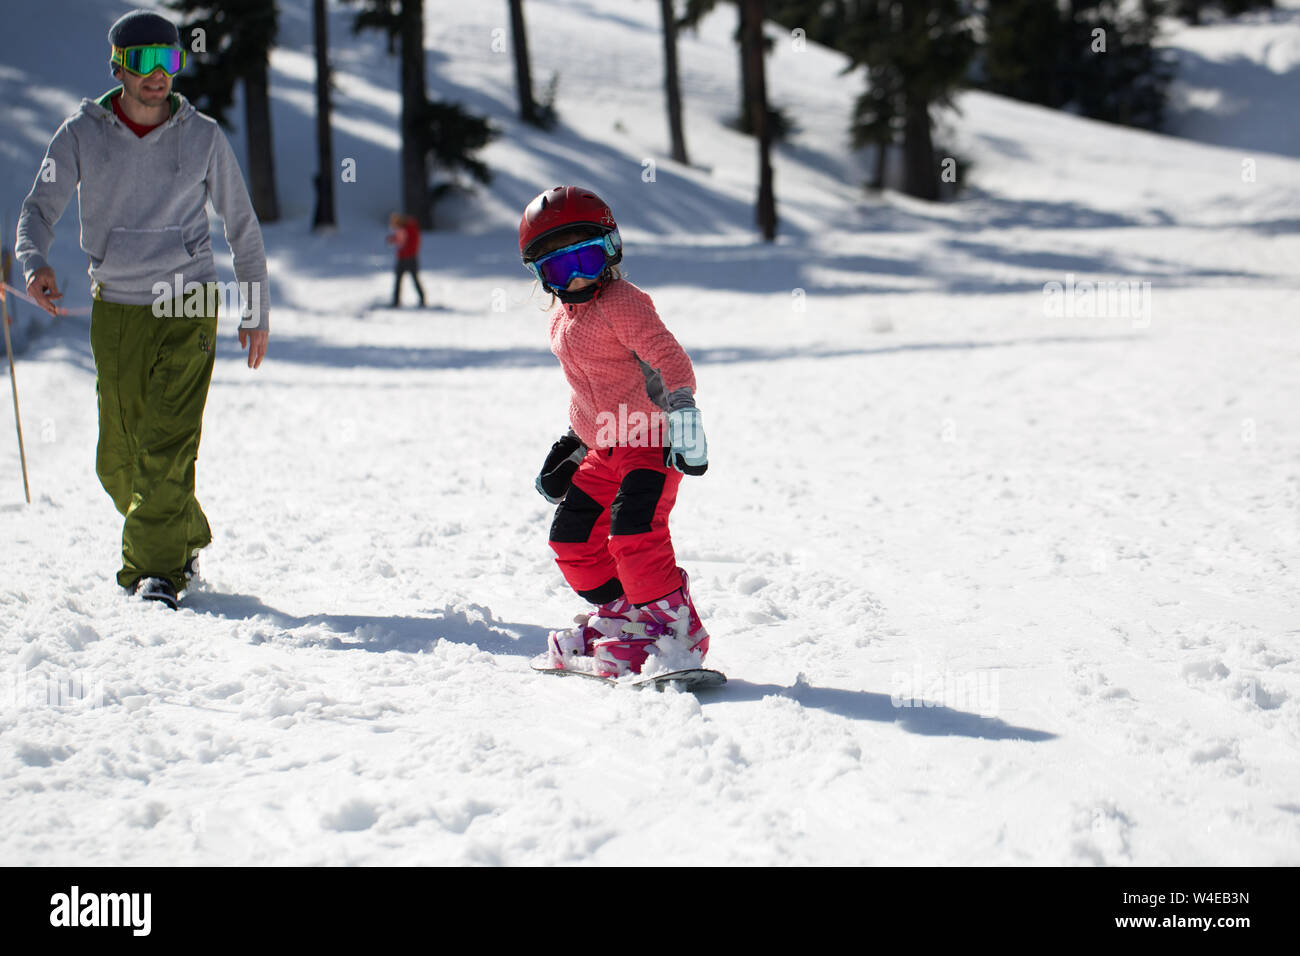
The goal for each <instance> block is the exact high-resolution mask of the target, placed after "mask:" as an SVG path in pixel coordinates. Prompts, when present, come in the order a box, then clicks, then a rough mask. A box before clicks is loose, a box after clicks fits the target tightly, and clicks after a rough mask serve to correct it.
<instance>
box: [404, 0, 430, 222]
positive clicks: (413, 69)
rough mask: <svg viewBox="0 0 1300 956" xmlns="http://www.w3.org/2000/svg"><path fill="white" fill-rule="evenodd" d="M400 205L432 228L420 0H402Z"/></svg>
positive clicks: (422, 8) (426, 91)
mask: <svg viewBox="0 0 1300 956" xmlns="http://www.w3.org/2000/svg"><path fill="white" fill-rule="evenodd" d="M401 18H402V30H401V34H402V66H401V75H402V120H401V122H402V209H403V211H404V212H405V213H406V215H408V216H414V217H415V221H416V222H417V223H419V224H420V228H421V229H432V228H433V208H432V207H431V206H430V205H429V162H428V155H429V151H428V144H427V143H425V141H424V136H425V118H426V115H425V105H426V104H427V103H428V100H429V96H428V90H427V87H426V86H425V82H424V0H402V12H401Z"/></svg>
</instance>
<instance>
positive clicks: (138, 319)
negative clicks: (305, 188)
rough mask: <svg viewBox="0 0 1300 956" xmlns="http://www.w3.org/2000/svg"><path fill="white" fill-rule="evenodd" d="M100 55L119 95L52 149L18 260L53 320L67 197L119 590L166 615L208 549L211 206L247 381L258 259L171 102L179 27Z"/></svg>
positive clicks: (126, 24) (252, 358)
mask: <svg viewBox="0 0 1300 956" xmlns="http://www.w3.org/2000/svg"><path fill="white" fill-rule="evenodd" d="M108 40H109V43H110V45H111V47H112V51H111V60H110V69H111V70H112V73H113V76H114V77H115V78H117V79H118V80H119V82H120V83H121V84H122V85H121V86H120V87H118V88H117V89H114V90H111V91H109V92H108V93H105V94H104V95H103V96H101V97H100V98H99V99H98V100H95V101H93V102H92V101H91V100H83V101H82V103H81V108H80V109H79V110H78V112H77V113H76V115H74V116H72V117H70V118H68V119H67V120H66V121H65V122H64V123H63V125H62V126H60V127H59V129H58V132H56V133H55V134H54V138H53V139H52V140H51V141H50V146H49V149H48V150H47V151H46V155H45V159H44V161H43V162H42V164H41V170H40V172H39V173H38V174H37V176H36V182H35V184H34V185H33V186H32V190H31V192H30V193H29V194H28V196H27V198H26V200H24V202H23V206H22V212H21V214H20V217H19V221H18V238H17V244H16V247H15V252H16V254H17V256H18V258H19V260H21V262H22V265H23V273H24V278H25V279H26V281H27V292H28V294H29V295H31V296H32V297H33V298H34V299H35V300H36V301H37V302H39V303H40V304H41V305H42V306H44V307H45V308H46V309H48V310H49V311H50V312H55V311H56V309H57V305H56V304H55V301H56V300H57V299H59V298H61V297H62V295H63V293H62V292H60V291H59V289H58V286H57V284H56V282H55V276H54V270H53V269H52V268H50V265H49V262H48V260H47V257H48V255H49V250H50V245H51V243H52V242H53V241H54V225H55V223H57V222H58V221H59V218H60V217H61V216H62V215H63V211H64V209H65V208H66V207H67V205H68V203H69V202H70V201H71V199H72V195H73V193H74V192H75V193H76V195H77V201H78V210H79V212H80V217H81V248H82V249H83V250H84V251H85V252H86V253H87V255H89V257H90V269H89V273H90V279H91V291H92V294H93V298H94V302H93V305H92V308H91V327H90V341H91V350H92V352H93V353H94V357H95V369H96V391H97V394H98V398H99V446H98V450H97V453H96V460H95V470H96V472H97V474H98V475H99V480H100V483H101V484H103V486H104V489H105V490H106V491H107V492H108V493H109V495H110V496H111V497H112V499H113V503H114V504H115V505H116V507H117V510H118V511H119V512H121V514H122V515H123V517H124V519H125V520H124V523H123V528H122V568H121V570H119V571H118V572H117V581H118V584H120V585H121V586H122V587H123V588H125V589H127V590H128V591H130V592H132V593H138V594H140V596H141V597H143V598H145V599H147V600H152V601H159V602H162V603H164V604H166V605H167V606H169V607H172V608H175V607H176V604H177V601H178V596H177V595H178V593H179V592H180V591H182V590H183V589H184V588H185V586H186V583H187V581H188V580H189V579H190V578H191V577H192V576H193V575H194V573H196V571H197V559H198V552H199V550H200V549H201V548H204V547H206V546H207V545H208V544H209V543H210V542H211V540H212V533H211V530H210V528H209V526H208V520H207V518H206V516H205V515H204V514H203V510H202V508H200V507H199V503H198V500H197V499H196V498H195V496H194V462H195V458H196V457H197V455H198V448H199V437H200V433H201V430H202V425H203V408H204V405H205V404H206V402H207V394H208V385H209V383H210V382H211V380H212V367H213V359H214V355H215V351H216V331H217V311H218V310H217V302H218V298H219V296H218V292H219V283H218V282H217V272H216V266H215V264H214V262H213V258H212V248H211V241H210V236H209V228H208V217H207V211H206V206H207V203H208V201H209V200H211V202H212V205H213V208H215V209H216V211H217V214H218V215H219V216H221V218H222V221H223V222H224V225H225V234H226V241H227V243H228V244H229V246H230V250H231V253H232V256H233V259H234V268H235V278H236V280H237V284H238V287H239V291H240V293H241V296H240V298H242V300H243V307H242V315H241V321H240V326H239V344H240V347H241V348H247V349H248V366H249V368H254V369H255V368H258V367H259V366H260V365H261V363H262V358H263V357H264V356H265V354H266V343H267V335H268V323H267V310H268V304H269V303H268V299H267V275H266V253H265V251H264V249H263V247H262V233H261V228H260V226H259V225H258V222H257V217H256V215H255V214H254V213H253V207H252V203H251V202H250V201H249V198H248V190H247V189H246V188H245V186H244V179H243V176H242V174H241V173H240V170H239V164H238V163H237V161H236V160H235V156H234V153H233V152H232V150H231V148H230V144H229V142H228V141H227V140H226V137H225V134H223V133H222V132H221V130H220V129H219V128H218V126H217V124H216V122H215V121H213V120H212V119H211V118H210V117H208V116H205V115H203V114H202V113H200V112H198V111H197V110H196V109H194V107H193V106H192V105H191V104H190V103H189V102H188V101H187V100H186V99H185V98H184V97H183V96H180V95H179V94H177V93H173V92H172V89H171V86H172V78H173V77H174V76H175V75H176V73H178V72H180V70H181V68H182V67H183V66H184V62H185V52H184V50H182V49H181V46H180V37H179V35H178V33H177V30H176V27H175V25H173V24H172V23H171V22H170V21H169V20H166V19H165V18H163V17H161V16H159V15H158V14H156V13H151V12H148V11H143V10H136V11H133V12H131V13H128V14H126V15H125V16H123V17H122V18H120V19H119V20H118V21H117V22H116V23H114V24H113V27H112V29H111V30H110V31H109V34H108ZM236 307H237V308H238V307H239V306H238V305H237V306H236Z"/></svg>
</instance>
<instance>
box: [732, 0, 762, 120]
mask: <svg viewBox="0 0 1300 956" xmlns="http://www.w3.org/2000/svg"><path fill="white" fill-rule="evenodd" d="M749 7H750V4H749V0H738V2H737V3H736V16H737V26H736V30H737V32H738V34H739V36H738V41H737V42H738V45H739V48H740V113H739V117H740V123H739V128H740V131H741V132H742V133H749V134H751V135H756V134H757V132H758V128H757V127H755V126H754V76H753V69H754V57H753V54H752V53H751V52H750V49H749V48H750V46H751V45H752V43H753V39H752V37H751V34H750V30H749V26H748V23H749ZM762 38H763V35H762V28H761V27H760V28H759V41H760V47H761V45H762V43H761V41H762Z"/></svg>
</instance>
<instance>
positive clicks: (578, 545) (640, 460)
mask: <svg viewBox="0 0 1300 956" xmlns="http://www.w3.org/2000/svg"><path fill="white" fill-rule="evenodd" d="M681 480H682V475H681V472H679V471H677V470H675V469H673V468H670V467H668V466H667V465H665V464H664V455H663V449H662V448H651V447H648V448H629V447H624V446H618V447H614V448H594V449H592V450H591V451H588V452H587V457H586V458H584V459H583V460H582V464H580V465H579V466H578V470H577V472H576V473H575V474H574V476H573V485H572V486H571V487H570V488H569V491H568V493H567V494H566V495H565V496H564V500H563V501H561V502H560V505H559V507H558V508H556V509H555V520H554V521H553V522H552V523H551V535H550V539H551V549H552V550H553V551H554V552H555V559H556V563H557V564H558V565H559V566H560V571H561V572H562V573H563V574H564V579H565V580H566V581H568V582H569V586H570V587H572V588H573V589H574V590H575V591H577V592H578V594H579V595H581V596H582V597H584V598H586V599H587V600H588V601H591V602H592V603H593V604H604V603H605V602H607V601H612V600H614V598H616V597H619V596H620V595H623V594H626V595H627V599H628V600H629V601H631V602H632V603H633V604H648V603H649V602H651V601H657V600H658V599H659V598H661V597H664V596H665V595H668V594H671V593H672V592H673V591H675V590H677V589H678V588H679V587H681V586H682V579H681V575H680V574H678V572H677V557H676V555H675V554H674V553H673V542H672V539H671V538H670V537H669V535H668V513H669V512H670V511H672V509H673V504H674V502H676V500H677V486H678V485H679V484H681Z"/></svg>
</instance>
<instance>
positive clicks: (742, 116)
mask: <svg viewBox="0 0 1300 956" xmlns="http://www.w3.org/2000/svg"><path fill="white" fill-rule="evenodd" d="M718 2H719V0H686V5H685V12H684V13H683V14H682V16H681V17H680V18H679V19H678V21H677V26H678V27H691V28H695V27H698V26H699V24H700V21H701V20H702V19H704V17H705V16H706V15H707V14H709V13H711V12H712V11H713V9H714V8H715V7H716V6H717V5H718ZM732 2H734V3H735V5H736V51H737V53H738V54H739V57H740V108H739V109H738V111H737V113H736V119H735V121H734V122H733V123H732V124H731V125H732V126H734V127H735V129H737V130H739V131H740V132H742V133H744V134H746V135H747V136H754V135H757V129H756V127H755V126H754V109H753V102H754V72H753V71H754V69H755V68H756V67H758V66H760V65H761V64H762V62H763V61H762V59H761V58H760V57H755V56H754V55H753V54H752V52H751V51H750V49H749V47H748V44H749V42H750V40H749V38H750V37H751V36H754V37H756V38H757V41H758V42H760V43H761V44H762V49H763V53H764V54H766V53H767V52H768V51H769V50H771V49H772V41H771V40H770V39H769V38H768V37H766V36H765V35H764V34H763V31H762V30H761V29H760V30H758V31H757V32H756V33H752V32H751V31H749V30H747V29H746V28H745V22H746V18H747V16H748V14H747V12H746V11H747V9H748V5H747V3H746V0H732ZM771 4H772V0H764V7H763V9H764V13H763V16H764V18H765V19H772V17H771V14H770V12H769V6H770V5H771ZM778 5H779V4H778ZM765 115H766V117H767V132H768V135H770V136H771V138H772V140H773V141H774V142H779V141H780V140H783V139H785V138H786V136H787V135H789V133H790V131H791V130H792V129H794V124H793V123H792V122H791V120H790V118H789V117H788V116H786V114H785V113H784V112H783V111H782V110H780V109H778V108H776V107H773V106H772V104H771V103H770V102H769V103H768V104H767V113H766V114H765Z"/></svg>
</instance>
